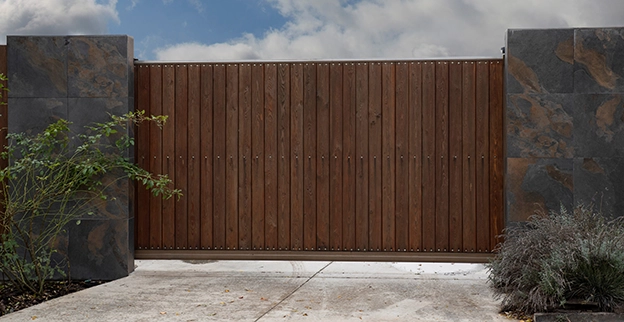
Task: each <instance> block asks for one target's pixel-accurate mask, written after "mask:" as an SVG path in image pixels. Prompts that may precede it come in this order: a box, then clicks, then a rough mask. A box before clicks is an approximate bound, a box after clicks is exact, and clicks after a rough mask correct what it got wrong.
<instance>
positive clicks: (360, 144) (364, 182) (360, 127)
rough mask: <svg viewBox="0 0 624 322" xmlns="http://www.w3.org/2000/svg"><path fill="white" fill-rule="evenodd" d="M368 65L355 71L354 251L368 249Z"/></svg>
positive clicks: (359, 65)
mask: <svg viewBox="0 0 624 322" xmlns="http://www.w3.org/2000/svg"><path fill="white" fill-rule="evenodd" d="M368 95H369V92H368V64H367V63H357V66H356V70H355V97H356V98H355V100H356V102H355V155H354V156H353V158H350V159H352V161H353V163H355V249H356V250H358V251H359V250H367V249H368V245H369V243H368V237H369V226H368V222H369V221H368V220H369V219H368V211H369V210H368V201H369V194H368V181H369V180H368V172H369V171H368V157H365V156H368V126H369V125H368Z"/></svg>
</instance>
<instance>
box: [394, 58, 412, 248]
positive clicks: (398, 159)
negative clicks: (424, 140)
mask: <svg viewBox="0 0 624 322" xmlns="http://www.w3.org/2000/svg"><path fill="white" fill-rule="evenodd" d="M408 73H409V66H408V63H407V62H402V63H397V65H396V104H395V119H396V121H395V124H396V142H395V146H396V150H395V169H396V179H395V180H396V181H395V182H396V190H395V191H396V208H395V214H396V222H395V227H396V237H395V240H396V250H397V251H407V250H408V249H410V247H409V224H410V222H409V203H410V201H409V198H410V197H409V179H410V177H409V159H410V158H409V144H408V140H409V134H408V133H409V114H408V112H409V110H408V102H409V101H408V99H409V97H408V93H409V74H408Z"/></svg>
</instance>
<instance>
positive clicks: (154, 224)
mask: <svg viewBox="0 0 624 322" xmlns="http://www.w3.org/2000/svg"><path fill="white" fill-rule="evenodd" d="M148 67H149V75H150V82H149V89H150V99H149V103H150V106H149V113H148V115H162V114H163V110H162V93H163V91H162V67H161V65H151V66H148ZM139 126H141V125H139ZM146 126H149V151H150V153H149V155H148V157H149V169H150V171H151V172H153V173H162V172H163V171H162V130H161V129H160V128H159V127H158V125H157V124H155V123H150V124H144V125H143V128H142V129H141V130H146V128H145V127H146ZM141 189H143V188H142V187H141ZM149 222H150V245H149V246H150V249H160V247H161V245H162V199H161V198H149Z"/></svg>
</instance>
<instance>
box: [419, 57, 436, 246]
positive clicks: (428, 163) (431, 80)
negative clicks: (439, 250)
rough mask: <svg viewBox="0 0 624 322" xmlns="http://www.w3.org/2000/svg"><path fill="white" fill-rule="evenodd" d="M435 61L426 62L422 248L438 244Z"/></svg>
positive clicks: (423, 100)
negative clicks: (436, 242)
mask: <svg viewBox="0 0 624 322" xmlns="http://www.w3.org/2000/svg"><path fill="white" fill-rule="evenodd" d="M435 76H436V75H435V65H434V63H433V62H424V63H423V65H422V160H423V161H422V168H421V169H422V234H423V235H422V248H423V251H426V252H430V251H433V250H434V248H435V246H436V245H435V240H436V236H435V232H436V171H435V170H436V159H439V158H436V153H435V152H436V129H435V128H436V119H435V117H436V113H435V112H436V105H435V99H436V97H435V93H436V89H435V87H436V83H435Z"/></svg>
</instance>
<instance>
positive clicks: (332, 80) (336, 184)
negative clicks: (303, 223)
mask: <svg viewBox="0 0 624 322" xmlns="http://www.w3.org/2000/svg"><path fill="white" fill-rule="evenodd" d="M342 75H343V66H342V64H340V63H332V64H331V66H330V68H329V123H330V134H329V136H330V139H329V141H330V147H329V148H330V152H329V155H328V157H327V158H328V162H329V200H330V203H331V205H330V208H329V218H330V222H329V233H330V234H329V246H330V250H340V249H341V248H342V245H343V234H342V233H343V222H344V217H346V214H344V213H343V209H344V208H343V204H344V203H345V202H346V200H344V195H343V194H344V191H343V185H342V183H343V171H342V169H343V160H342V159H343V157H342V152H343V148H342V147H343V145H342V144H343V143H342V137H343V118H342V115H343V111H344V108H343V81H342Z"/></svg>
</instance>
